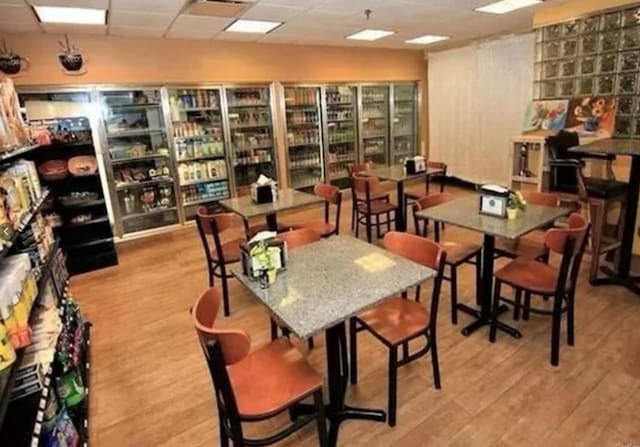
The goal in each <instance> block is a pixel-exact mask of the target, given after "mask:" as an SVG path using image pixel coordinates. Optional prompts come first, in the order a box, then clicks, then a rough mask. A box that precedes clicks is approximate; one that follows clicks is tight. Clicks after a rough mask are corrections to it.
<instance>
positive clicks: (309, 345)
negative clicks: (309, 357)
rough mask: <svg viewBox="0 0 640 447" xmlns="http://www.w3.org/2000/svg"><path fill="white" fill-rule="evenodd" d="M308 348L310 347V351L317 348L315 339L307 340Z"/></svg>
mask: <svg viewBox="0 0 640 447" xmlns="http://www.w3.org/2000/svg"><path fill="white" fill-rule="evenodd" d="M307 346H308V347H309V351H311V350H312V349H313V348H315V347H316V344H315V343H314V341H313V337H309V339H308V340H307Z"/></svg>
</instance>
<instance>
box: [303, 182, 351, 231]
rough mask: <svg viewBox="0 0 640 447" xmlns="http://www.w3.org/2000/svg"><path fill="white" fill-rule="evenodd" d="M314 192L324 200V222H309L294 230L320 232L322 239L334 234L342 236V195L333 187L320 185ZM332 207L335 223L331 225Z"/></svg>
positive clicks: (324, 184)
mask: <svg viewBox="0 0 640 447" xmlns="http://www.w3.org/2000/svg"><path fill="white" fill-rule="evenodd" d="M313 192H314V194H315V195H317V196H318V197H322V198H323V199H324V201H325V202H324V220H323V221H321V222H309V223H305V224H302V225H296V226H294V229H300V228H311V229H313V230H314V231H316V232H318V233H319V234H320V235H321V236H322V237H325V238H326V237H330V236H333V235H334V234H340V209H341V207H342V193H341V192H340V190H339V189H338V188H337V187H335V186H332V185H329V184H326V183H319V184H317V185H316V186H314V188H313ZM331 205H333V206H335V208H336V212H335V221H334V222H333V223H331V221H330V215H331Z"/></svg>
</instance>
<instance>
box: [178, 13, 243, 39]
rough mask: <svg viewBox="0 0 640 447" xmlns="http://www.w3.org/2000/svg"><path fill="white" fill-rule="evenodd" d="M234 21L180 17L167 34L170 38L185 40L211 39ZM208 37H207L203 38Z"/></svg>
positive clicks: (215, 18)
mask: <svg viewBox="0 0 640 447" xmlns="http://www.w3.org/2000/svg"><path fill="white" fill-rule="evenodd" d="M231 22H233V19H231V18H226V17H200V16H190V15H180V16H178V18H177V19H176V21H175V22H173V25H171V28H170V29H169V31H168V32H167V36H169V37H180V38H184V37H187V36H196V38H199V39H202V38H211V37H213V35H214V34H216V33H218V32H219V31H222V30H223V29H225V28H226V27H227V26H228V25H229V24H230V23H231ZM202 36H206V37H202Z"/></svg>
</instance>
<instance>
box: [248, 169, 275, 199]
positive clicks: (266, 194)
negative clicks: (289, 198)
mask: <svg viewBox="0 0 640 447" xmlns="http://www.w3.org/2000/svg"><path fill="white" fill-rule="evenodd" d="M276 188H277V183H276V182H275V181H274V180H272V179H270V178H269V177H266V176H264V175H262V174H260V177H258V180H257V181H256V182H255V183H252V184H251V200H253V201H254V202H256V203H258V204H262V203H269V202H273V201H274V198H275V194H274V191H275V190H276Z"/></svg>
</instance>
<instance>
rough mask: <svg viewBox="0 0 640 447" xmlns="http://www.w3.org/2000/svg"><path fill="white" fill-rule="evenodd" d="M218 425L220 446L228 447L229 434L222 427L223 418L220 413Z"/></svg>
mask: <svg viewBox="0 0 640 447" xmlns="http://www.w3.org/2000/svg"><path fill="white" fill-rule="evenodd" d="M218 425H219V429H220V447H229V435H227V432H226V431H225V429H224V418H223V417H222V415H221V414H219V415H218Z"/></svg>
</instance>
